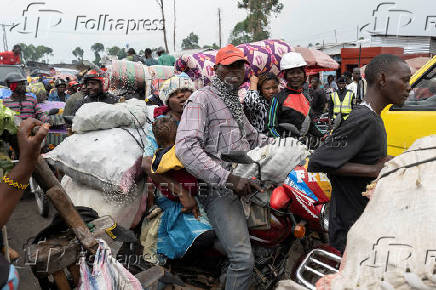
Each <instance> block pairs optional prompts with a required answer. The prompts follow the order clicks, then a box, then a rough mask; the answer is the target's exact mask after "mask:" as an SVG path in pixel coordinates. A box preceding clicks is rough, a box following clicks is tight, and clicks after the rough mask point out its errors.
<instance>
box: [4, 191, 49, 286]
mask: <svg viewBox="0 0 436 290" xmlns="http://www.w3.org/2000/svg"><path fill="white" fill-rule="evenodd" d="M54 212H55V210H54V209H53V208H50V216H49V217H48V218H47V219H44V218H43V217H41V216H40V215H39V213H38V210H37V207H36V203H35V199H34V197H33V195H26V196H25V197H24V199H23V200H21V202H20V203H19V204H18V207H17V208H16V209H15V211H14V213H13V215H12V217H11V218H10V220H9V222H8V224H7V229H8V238H9V239H8V240H9V245H10V246H11V247H12V248H14V249H15V250H16V251H18V252H19V253H20V255H21V258H20V259H19V260H18V261H17V262H16V263H15V264H16V265H17V266H18V272H19V275H20V287H19V289H20V290H21V289H22V290H39V289H40V287H39V284H38V281H37V280H36V279H35V277H34V276H33V274H32V272H31V271H30V268H29V267H28V266H25V263H24V247H25V244H26V243H27V241H28V240H29V239H30V238H32V237H35V236H36V234H37V233H38V232H39V231H41V230H42V229H43V228H44V227H46V226H47V225H48V224H49V223H50V222H51V220H52V218H53V214H54Z"/></svg>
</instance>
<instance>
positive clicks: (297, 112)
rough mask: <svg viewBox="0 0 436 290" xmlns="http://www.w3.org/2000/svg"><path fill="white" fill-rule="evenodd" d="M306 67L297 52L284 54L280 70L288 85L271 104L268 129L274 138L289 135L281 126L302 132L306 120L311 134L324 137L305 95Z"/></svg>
mask: <svg viewBox="0 0 436 290" xmlns="http://www.w3.org/2000/svg"><path fill="white" fill-rule="evenodd" d="M306 66H307V63H306V61H305V60H304V59H303V57H302V56H301V54H299V53H296V52H289V53H286V54H284V55H283V57H282V60H281V61H280V70H281V72H283V76H284V78H285V80H286V81H287V85H286V88H285V89H284V90H282V91H281V92H280V93H278V94H277V95H276V96H275V97H274V98H273V100H272V103H271V104H272V105H271V108H270V111H269V116H268V119H269V121H268V128H269V131H270V134H271V135H272V136H274V137H281V136H284V134H286V133H288V132H285V130H284V129H282V128H279V124H281V123H288V124H292V125H294V126H295V127H296V128H297V129H298V130H299V131H301V129H302V127H303V123H304V122H305V120H307V121H306V122H307V123H308V126H309V128H308V130H309V133H310V134H312V135H314V136H316V137H322V134H321V132H319V130H318V129H317V128H316V127H315V126H314V125H313V123H312V121H311V114H312V112H311V108H310V102H309V100H308V97H307V96H306V95H304V93H303V85H304V83H305V82H306V70H305V69H306Z"/></svg>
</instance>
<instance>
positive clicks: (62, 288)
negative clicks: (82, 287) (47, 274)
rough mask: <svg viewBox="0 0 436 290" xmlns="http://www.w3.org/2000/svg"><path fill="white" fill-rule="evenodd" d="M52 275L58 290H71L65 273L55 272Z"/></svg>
mask: <svg viewBox="0 0 436 290" xmlns="http://www.w3.org/2000/svg"><path fill="white" fill-rule="evenodd" d="M52 275H53V279H54V281H55V283H56V286H57V287H58V289H59V290H71V287H70V284H69V283H68V280H67V276H65V272H64V271H63V270H61V271H58V272H55V273H53V274H52Z"/></svg>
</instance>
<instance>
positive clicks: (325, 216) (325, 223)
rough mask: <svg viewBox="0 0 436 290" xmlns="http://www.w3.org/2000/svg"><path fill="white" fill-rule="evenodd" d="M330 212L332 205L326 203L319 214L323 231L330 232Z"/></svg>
mask: <svg viewBox="0 0 436 290" xmlns="http://www.w3.org/2000/svg"><path fill="white" fill-rule="evenodd" d="M329 210H330V203H325V204H324V205H323V206H322V208H321V213H320V214H319V222H320V224H321V228H322V229H323V231H326V232H328V231H329Z"/></svg>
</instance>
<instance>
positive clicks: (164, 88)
mask: <svg viewBox="0 0 436 290" xmlns="http://www.w3.org/2000/svg"><path fill="white" fill-rule="evenodd" d="M178 89H189V90H192V91H194V90H195V87H194V83H193V82H192V81H191V79H190V78H189V76H188V75H187V74H186V73H181V74H179V75H175V76H173V77H171V78H169V79H167V80H166V81H165V82H163V83H162V85H161V87H160V91H159V98H160V99H161V101H162V102H163V103H164V104H166V103H167V101H168V99H169V97H170V96H171V94H173V93H174V92H175V91H177V90H178Z"/></svg>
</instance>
